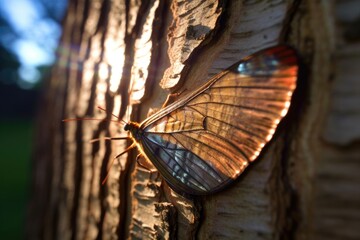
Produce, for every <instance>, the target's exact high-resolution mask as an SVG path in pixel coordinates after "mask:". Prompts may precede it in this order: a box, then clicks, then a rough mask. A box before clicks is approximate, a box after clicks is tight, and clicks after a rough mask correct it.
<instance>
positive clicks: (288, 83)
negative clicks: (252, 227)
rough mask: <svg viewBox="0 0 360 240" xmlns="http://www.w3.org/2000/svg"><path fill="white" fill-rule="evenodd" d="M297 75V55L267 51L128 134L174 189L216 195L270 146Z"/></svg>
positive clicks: (285, 50) (286, 50)
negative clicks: (268, 144) (269, 143)
mask: <svg viewBox="0 0 360 240" xmlns="http://www.w3.org/2000/svg"><path fill="white" fill-rule="evenodd" d="M297 76H298V58H297V55H296V53H295V50H294V49H292V48H291V47H289V46H285V45H280V46H275V47H271V48H268V49H265V50H262V51H260V52H257V53H255V54H253V55H251V56H249V57H246V58H244V59H243V60H241V61H240V62H238V63H236V64H234V65H233V66H231V67H230V68H228V69H227V70H225V71H223V72H221V73H219V74H217V75H216V76H214V77H213V78H212V79H211V80H209V81H208V82H207V83H205V84H204V85H202V86H201V87H199V88H197V89H195V90H194V91H192V92H190V93H188V94H185V95H184V96H181V97H180V98H179V99H178V100H177V101H175V102H174V103H172V104H170V105H169V106H167V107H165V108H163V109H161V110H160V111H159V112H157V113H155V114H154V115H152V116H150V117H149V118H147V119H146V120H144V121H143V122H142V123H141V124H140V125H138V124H134V123H130V124H129V125H127V127H125V130H129V131H130V132H131V135H132V137H133V139H134V141H136V143H137V146H138V148H139V150H140V152H141V153H142V154H143V155H145V157H146V158H148V159H149V160H150V161H151V162H152V163H153V164H154V165H155V167H156V168H157V169H158V170H159V172H160V173H161V175H162V176H163V177H164V179H165V180H166V181H167V182H168V183H169V185H170V186H172V187H173V188H174V189H175V190H177V191H179V192H185V193H188V194H192V195H204V194H209V193H213V192H217V191H219V190H221V189H222V188H224V187H225V186H226V185H228V184H229V183H231V182H233V181H234V179H236V178H237V177H238V176H239V175H240V174H241V173H242V172H243V171H244V169H245V168H246V167H247V166H248V164H249V162H251V161H254V160H255V159H256V158H257V157H258V155H259V154H260V152H261V151H262V149H263V148H264V146H265V144H266V143H267V142H268V141H270V139H271V138H272V136H273V134H274V132H275V129H276V127H277V125H278V124H279V122H280V121H281V119H282V118H283V117H284V116H285V115H286V113H287V111H288V109H289V106H290V100H291V97H292V93H293V91H294V90H295V87H296V81H297ZM129 126H130V127H129Z"/></svg>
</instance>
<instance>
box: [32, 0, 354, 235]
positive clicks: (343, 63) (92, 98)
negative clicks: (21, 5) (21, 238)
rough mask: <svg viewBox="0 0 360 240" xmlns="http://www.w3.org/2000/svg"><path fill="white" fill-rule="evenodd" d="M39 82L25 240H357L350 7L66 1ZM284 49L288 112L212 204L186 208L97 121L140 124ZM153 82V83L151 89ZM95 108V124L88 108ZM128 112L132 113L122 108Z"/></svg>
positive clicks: (189, 201) (192, 203) (118, 130)
mask: <svg viewBox="0 0 360 240" xmlns="http://www.w3.org/2000/svg"><path fill="white" fill-rule="evenodd" d="M69 4H70V5H69V10H68V13H67V17H66V19H65V21H64V34H63V38H62V40H61V45H60V46H61V47H60V48H59V56H60V58H59V61H58V62H57V64H56V66H55V67H54V69H53V72H52V77H51V78H50V79H49V80H48V81H47V82H46V86H45V95H44V98H43V108H42V114H41V117H40V119H41V121H39V128H38V134H37V136H38V141H37V144H36V149H35V153H34V168H33V169H34V171H33V173H34V174H33V182H32V190H33V191H32V194H33V197H32V199H31V201H30V207H29V218H28V228H27V237H28V238H29V239H124V238H132V239H163V238H164V239H174V238H178V239H191V238H199V239H280V238H283V239H292V238H295V239H359V238H360V231H359V228H358V227H357V226H358V225H359V224H360V206H359V203H360V188H359V182H360V178H359V176H360V175H358V173H357V172H358V170H359V169H360V168H359V166H360V147H359V137H360V128H359V124H358V122H359V113H360V107H359V106H360V98H359V96H360V91H359V89H360V85H359V82H358V81H357V76H359V75H360V68H359V67H358V66H359V63H360V54H359V46H358V45H359V44H358V42H359V40H360V34H359V32H358V25H359V24H358V22H359V16H358V15H356V14H358V12H356V11H357V9H358V8H359V6H358V5H359V4H358V3H356V1H355V0H354V1H350V0H349V1H335V0H332V1H311V0H302V1H295V0H294V1H290V0H284V1H281V0H279V1H240V0H237V1H215V0H209V1H200V0H194V1H170V0H151V1H135V0H130V1H120V0H99V1H89V0H74V1H70V3H69ZM280 42H286V43H288V44H291V45H293V46H294V47H295V48H296V49H298V51H299V54H300V55H301V56H302V59H303V62H304V68H303V70H302V74H301V78H300V80H299V86H298V90H297V93H296V95H297V96H296V99H294V101H293V106H292V110H291V111H290V115H289V116H288V117H287V119H286V120H285V122H283V124H282V126H281V127H280V128H279V129H278V131H277V134H275V137H274V139H273V140H272V141H271V142H270V143H269V144H268V146H267V147H266V148H265V150H264V151H263V153H262V154H261V156H260V158H259V159H258V160H257V161H256V162H255V163H254V164H253V165H252V166H250V167H249V168H248V169H247V170H246V172H245V173H244V174H243V175H242V176H241V177H240V178H239V180H238V181H236V183H235V184H233V185H232V186H230V187H229V188H227V189H225V190H224V191H221V192H219V193H218V194H215V195H211V196H207V197H201V198H185V197H182V196H180V195H178V194H176V193H175V192H173V191H172V190H171V189H170V188H168V187H167V185H166V183H164V182H163V181H162V180H161V175H160V173H158V172H156V171H154V172H149V171H148V170H147V169H144V168H143V167H141V166H139V165H138V164H137V163H136V161H135V157H136V153H135V152H130V153H129V154H125V155H123V156H122V157H120V159H119V161H115V163H114V165H113V166H112V168H111V169H110V175H109V178H108V180H107V182H106V184H105V185H101V181H102V180H103V179H104V178H105V176H106V174H107V167H108V166H109V164H110V161H111V160H112V159H113V158H114V157H115V156H116V155H117V154H118V153H120V152H122V151H123V150H124V149H125V148H126V146H127V145H129V144H130V142H126V141H111V142H109V141H99V142H95V143H94V144H90V143H89V140H90V139H93V138H99V137H100V138H102V137H106V136H113V137H119V136H126V133H124V131H123V130H122V127H121V125H120V124H114V123H110V122H108V121H77V122H69V123H66V124H64V123H62V122H61V120H62V119H64V118H72V117H91V118H100V119H103V118H106V119H108V120H109V119H110V118H111V117H110V113H113V114H115V115H118V116H120V117H121V118H122V117H123V118H124V119H125V120H126V121H128V120H130V119H131V120H132V121H137V122H140V121H141V120H142V119H144V118H146V116H147V115H148V114H149V112H151V111H154V110H152V109H155V108H160V107H161V105H162V103H163V101H164V100H165V98H166V95H167V94H168V93H169V91H166V90H164V89H170V90H171V91H173V92H182V91H184V90H185V91H186V90H187V89H192V88H194V87H195V86H199V85H200V84H201V83H204V82H205V81H206V80H207V79H209V77H210V76H212V75H214V74H216V73H217V72H220V71H222V70H223V69H225V68H226V67H228V66H229V65H231V64H233V63H234V62H236V61H238V60H240V59H241V58H242V57H244V56H246V55H248V54H250V53H253V52H255V51H257V50H260V49H262V48H265V47H267V46H271V45H275V44H278V43H280ZM160 86H161V87H160ZM97 106H102V107H105V108H106V109H107V114H106V113H104V112H102V111H100V110H99V109H97ZM129 106H131V108H130V107H129Z"/></svg>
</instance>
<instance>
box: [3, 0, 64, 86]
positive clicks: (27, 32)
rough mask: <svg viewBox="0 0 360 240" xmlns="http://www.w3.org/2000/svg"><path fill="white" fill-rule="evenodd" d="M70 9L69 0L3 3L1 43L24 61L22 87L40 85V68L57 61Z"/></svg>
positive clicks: (31, 0) (22, 64)
mask: <svg viewBox="0 0 360 240" xmlns="http://www.w3.org/2000/svg"><path fill="white" fill-rule="evenodd" d="M66 7H67V1H66V0H0V19H1V21H2V22H3V24H2V25H1V26H0V44H1V45H2V46H4V47H5V48H6V49H8V51H10V52H11V53H13V54H14V55H15V56H16V57H17V58H18V61H19V62H20V67H19V68H18V70H17V74H18V78H17V79H18V82H17V83H18V85H19V86H20V87H23V88H26V87H27V88H31V86H33V85H35V84H37V83H38V82H39V81H40V79H41V74H40V71H39V70H38V67H39V66H49V65H52V64H53V63H54V62H55V60H56V58H55V51H56V48H57V45H58V41H59V39H60V36H61V25H60V24H59V22H60V21H61V19H62V18H63V16H64V13H65V11H66Z"/></svg>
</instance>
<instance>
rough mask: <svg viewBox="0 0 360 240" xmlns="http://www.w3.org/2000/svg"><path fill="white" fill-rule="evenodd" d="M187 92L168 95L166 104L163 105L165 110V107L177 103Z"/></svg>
mask: <svg viewBox="0 0 360 240" xmlns="http://www.w3.org/2000/svg"><path fill="white" fill-rule="evenodd" d="M185 91H186V89H184V90H181V92H177V93H170V94H168V96H167V98H166V100H165V102H164V104H163V105H162V108H164V107H166V106H168V105H170V104H171V103H173V102H175V100H176V99H177V98H178V97H179V96H180V95H181V94H183V93H184V92H185Z"/></svg>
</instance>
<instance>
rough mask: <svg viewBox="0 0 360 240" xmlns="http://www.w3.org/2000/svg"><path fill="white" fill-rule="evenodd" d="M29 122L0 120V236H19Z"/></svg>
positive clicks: (23, 211) (22, 221) (29, 141)
mask: <svg viewBox="0 0 360 240" xmlns="http://www.w3.org/2000/svg"><path fill="white" fill-rule="evenodd" d="M32 134H33V123H32V122H31V121H24V120H13V121H10V120H7V121H0V236H1V238H2V239H22V238H23V237H24V235H23V234H24V224H25V214H26V203H27V200H28V194H29V191H28V188H29V186H30V182H29V181H30V157H31V148H32V145H33V144H32V140H33V139H32Z"/></svg>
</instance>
